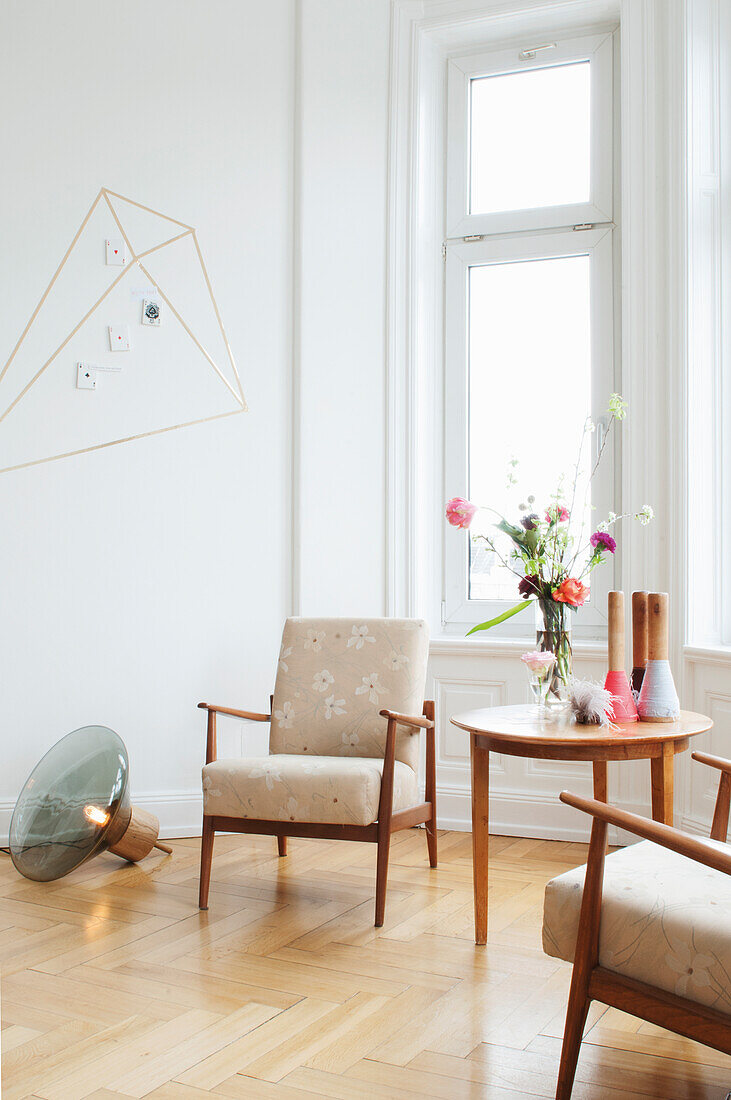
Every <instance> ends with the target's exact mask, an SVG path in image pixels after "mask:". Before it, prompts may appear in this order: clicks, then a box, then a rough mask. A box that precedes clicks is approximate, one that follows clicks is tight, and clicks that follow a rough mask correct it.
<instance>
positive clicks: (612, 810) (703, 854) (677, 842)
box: [560, 791, 731, 875]
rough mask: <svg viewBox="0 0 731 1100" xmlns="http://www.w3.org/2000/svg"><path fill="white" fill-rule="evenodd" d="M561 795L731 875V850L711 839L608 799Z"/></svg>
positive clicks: (604, 818)
mask: <svg viewBox="0 0 731 1100" xmlns="http://www.w3.org/2000/svg"><path fill="white" fill-rule="evenodd" d="M560 798H561V801H562V802H565V803H566V805H567V806H573V807H574V809H576V810H581V811H582V813H585V814H591V816H592V817H593V818H596V819H598V820H599V821H605V822H606V823H607V824H609V825H617V826H618V827H619V828H620V829H626V830H627V832H629V833H634V834H635V836H641V837H643V838H644V839H645V840H651V841H652V842H653V843H654V844H660V845H661V846H662V847H663V848H669V849H670V850H671V851H672V852H677V853H678V855H680V856H687V857H688V859H693V860H695V861H696V863H704V864H705V865H706V867H713V868H714V870H716V871H723V872H724V874H727V875H731V851H729V852H720V851H719V850H718V849H717V848H715V847H713V846H712V845H711V844H709V843H708V841H707V840H702V839H701V838H700V837H694V836H688V835H687V833H681V832H680V830H679V829H673V828H672V827H671V826H670V825H662V824H661V823H660V822H659V821H648V820H647V819H646V818H644V817H639V816H638V815H637V814H631V813H628V812H627V811H626V810H618V809H617V808H616V807H615V806H608V805H607V804H606V802H597V801H596V799H593V798H579V797H578V795H575V794H570V793H569V792H568V791H562V792H561V794H560Z"/></svg>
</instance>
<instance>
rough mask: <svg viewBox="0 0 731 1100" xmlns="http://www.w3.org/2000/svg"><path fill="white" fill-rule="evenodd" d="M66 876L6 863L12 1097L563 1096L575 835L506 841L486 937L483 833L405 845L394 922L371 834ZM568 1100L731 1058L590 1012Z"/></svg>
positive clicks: (262, 841)
mask: <svg viewBox="0 0 731 1100" xmlns="http://www.w3.org/2000/svg"><path fill="white" fill-rule="evenodd" d="M173 843H174V854H173V856H171V857H166V856H163V855H161V854H159V853H156V854H154V855H153V856H151V857H149V858H148V859H147V860H145V861H144V862H143V863H141V864H140V865H139V866H131V865H127V864H123V863H120V861H119V860H118V859H116V858H115V857H114V856H110V855H104V856H101V857H99V858H98V859H96V860H95V861H93V862H92V863H90V864H89V865H88V866H86V867H83V868H81V870H80V871H77V872H76V873H74V874H73V875H71V876H69V877H68V878H65V879H62V880H60V881H59V882H57V883H50V884H37V883H30V882H26V881H25V880H24V879H22V878H20V877H18V876H17V874H16V873H15V871H14V870H13V867H12V864H11V863H10V860H9V859H7V858H6V857H5V856H0V967H1V971H2V1052H3V1092H2V1096H3V1098H4V1100H16V1098H21V1097H38V1098H43V1100H83V1098H84V1097H89V1098H92V1097H93V1098H94V1100H113V1098H115V1097H143V1096H149V1097H154V1098H156V1100H204V1098H208V1100H211V1098H217V1097H232V1098H237V1097H239V1098H240V1097H245V1098H247V1100H313V1097H338V1098H344V1100H379V1098H388V1100H415V1098H416V1097H439V1098H442V1100H467V1098H470V1100H477V1098H490V1100H518V1098H519V1097H552V1096H553V1095H554V1088H555V1080H556V1070H557V1067H558V1058H559V1050H560V1035H561V1032H562V1027H563V1014H564V1009H565V1004H566V996H567V991H568V984H569V976H570V967H569V966H568V965H567V964H564V963H561V962H558V961H556V960H555V959H550V958H547V957H546V956H545V955H543V953H542V951H541V948H540V922H541V905H542V895H543V887H544V884H545V883H546V881H547V880H548V879H549V878H551V877H552V876H553V875H555V874H557V873H559V872H561V871H563V870H565V869H567V868H569V867H572V866H576V865H577V864H578V863H581V862H583V860H584V858H585V848H584V847H583V846H582V845H577V844H565V843H559V842H548V841H536V840H518V839H511V838H507V837H495V838H494V839H493V842H492V851H491V859H492V864H491V871H492V878H491V888H490V934H489V942H488V945H487V947H482V948H477V947H475V945H474V943H473V940H472V897H471V858H470V837H469V835H468V834H463V833H442V834H441V835H440V861H441V862H440V867H439V869H437V870H436V871H430V870H429V867H428V864H427V861H426V843H425V838H424V833H423V832H422V831H421V830H409V831H407V832H403V833H399V834H397V835H396V836H395V837H394V841H393V845H392V857H391V872H390V883H389V894H388V904H387V909H386V923H385V925H384V927H383V928H382V929H378V930H377V929H375V928H374V927H373V894H374V866H375V864H374V861H375V854H376V853H375V846H372V845H364V844H363V845H361V844H347V843H342V842H328V841H312V840H300V841H297V840H294V841H292V840H290V842H289V844H290V854H289V856H287V857H286V858H284V859H279V858H278V857H277V855H276V843H275V841H274V840H273V839H271V838H253V837H251V838H250V837H242V836H223V837H219V838H217V840H216V849H215V855H214V863H213V880H212V888H211V908H210V910H209V911H208V912H207V913H199V911H198V909H197V907H196V901H197V872H198V842H197V841H195V840H179V841H175V842H173ZM588 1027H589V1031H588V1035H587V1039H586V1041H585V1043H584V1046H583V1051H582V1055H581V1059H580V1062H579V1069H578V1075H577V1083H576V1087H575V1090H574V1097H575V1100H615V1098H618V1097H629V1098H637V1100H639V1098H647V1097H661V1098H662V1100H676V1098H677V1100H680V1098H695V1097H703V1098H713V1100H722V1098H725V1096H726V1094H727V1092H728V1090H729V1089H731V1059H728V1058H726V1057H725V1056H723V1055H721V1054H716V1053H715V1052H713V1051H711V1050H708V1049H707V1048H705V1047H701V1046H698V1045H696V1044H694V1043H692V1042H689V1041H686V1040H683V1039H680V1038H678V1037H676V1036H672V1035H670V1034H669V1033H667V1032H664V1031H661V1030H660V1029H658V1028H655V1027H652V1026H650V1025H648V1024H643V1023H641V1022H640V1021H638V1020H636V1019H634V1018H633V1017H630V1016H626V1015H623V1014H622V1013H620V1012H617V1011H615V1010H611V1009H610V1010H603V1009H602V1008H601V1007H600V1006H594V1010H593V1012H592V1014H591V1016H590V1019H589V1023H588Z"/></svg>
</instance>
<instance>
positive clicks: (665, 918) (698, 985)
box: [543, 752, 731, 1100]
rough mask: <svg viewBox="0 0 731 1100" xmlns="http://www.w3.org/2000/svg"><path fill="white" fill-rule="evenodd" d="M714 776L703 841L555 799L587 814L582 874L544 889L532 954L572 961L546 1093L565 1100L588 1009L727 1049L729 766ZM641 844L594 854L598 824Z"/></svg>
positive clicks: (597, 805) (730, 987) (601, 846)
mask: <svg viewBox="0 0 731 1100" xmlns="http://www.w3.org/2000/svg"><path fill="white" fill-rule="evenodd" d="M693 759H694V760H698V761H700V762H701V763H704V764H709V765H710V766H711V767H714V768H718V769H719V771H720V772H721V778H720V783H719V790H718V797H717V800H716V810H715V813H714V817H713V825H712V828H711V839H710V840H703V839H700V838H698V837H692V836H688V835H687V834H686V833H682V832H680V831H679V830H678V829H673V828H670V826H668V825H661V824H659V823H657V822H654V821H648V820H646V819H645V818H642V817H638V816H637V815H636V814H630V813H626V812H624V811H623V810H618V809H615V808H614V807H613V806H607V805H606V803H604V802H597V801H594V800H592V799H586V798H577V797H576V796H575V795H571V794H567V793H566V792H564V793H563V794H562V795H561V801H562V802H565V803H567V805H569V806H574V807H575V808H576V809H578V810H582V811H583V812H584V813H587V814H591V816H592V817H593V819H594V820H593V823H592V829H591V840H590V843H589V855H588V859H587V863H586V866H585V867H578V868H576V870H573V871H569V872H567V873H566V874H563V875H559V876H558V877H557V878H555V879H553V880H552V881H551V882H549V883H548V885H547V887H546V895H545V901H544V908H543V950H544V951H545V952H546V953H547V954H548V955H553V956H555V957H557V958H560V959H566V960H567V961H569V962H573V964H574V969H573V973H572V977H571V989H570V992H569V1002H568V1009H567V1012H566V1027H565V1030H564V1037H563V1047H562V1050H561V1064H560V1068H559V1074H558V1085H557V1090H556V1098H557V1100H569V1098H570V1096H571V1091H572V1088H573V1083H574V1075H575V1073H576V1064H577V1061H578V1057H579V1049H580V1047H581V1039H582V1034H583V1030H584V1024H585V1022H586V1016H587V1012H588V1010H589V1005H590V1004H591V1002H592V1001H601V1002H602V1003H603V1004H606V1005H612V1006H614V1007H615V1008H619V1009H622V1011H624V1012H629V1013H631V1014H632V1015H633V1016H638V1017H640V1019H643V1020H648V1021H649V1022H650V1023H653V1024H657V1025H658V1026H660V1027H664V1028H668V1029H669V1030H670V1031H675V1032H677V1034H679V1035H685V1036H687V1037H688V1038H690V1039H695V1040H696V1041H697V1042H699V1043H705V1044H706V1045H707V1046H711V1047H715V1048H716V1049H717V1050H721V1051H724V1052H725V1053H726V1054H731V923H730V922H729V916H728V915H729V912H731V848H729V846H728V845H727V844H726V838H727V833H728V822H729V804H730V802H731V761H728V760H722V759H721V758H720V757H716V756H708V755H707V754H706V753H700V752H697V753H693ZM609 825H617V826H619V828H621V829H626V830H627V831H628V832H631V833H634V834H635V835H636V836H639V837H642V838H643V842H642V843H640V844H633V845H630V846H629V847H627V848H623V849H620V850H619V851H617V852H614V853H613V854H612V855H609V856H606V855H605V854H606V846H607V827H608V826H609Z"/></svg>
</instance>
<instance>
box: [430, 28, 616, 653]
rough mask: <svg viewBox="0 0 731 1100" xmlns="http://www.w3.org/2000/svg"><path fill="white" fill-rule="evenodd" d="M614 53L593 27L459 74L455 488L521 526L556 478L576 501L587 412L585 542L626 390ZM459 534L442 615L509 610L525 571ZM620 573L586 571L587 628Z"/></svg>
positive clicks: (450, 212)
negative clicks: (619, 308)
mask: <svg viewBox="0 0 731 1100" xmlns="http://www.w3.org/2000/svg"><path fill="white" fill-rule="evenodd" d="M612 51H613V39H612V36H611V35H609V34H607V35H599V36H597V35H595V36H586V37H581V38H575V39H572V40H569V41H562V42H545V43H540V44H538V46H537V48H536V47H532V48H531V47H530V44H526V48H525V49H523V50H519V49H518V48H516V49H513V50H504V51H500V52H496V53H492V54H484V55H482V56H479V57H475V56H470V57H467V58H461V59H453V60H452V61H450V63H449V71H448V123H447V188H446V221H447V231H446V242H445V250H444V251H445V261H446V262H445V275H446V287H445V377H446V382H445V438H446V447H445V493H446V495H447V496H455V495H460V496H465V497H468V498H469V499H471V500H473V501H474V502H475V503H478V504H480V505H489V506H490V507H491V508H493V509H495V510H496V511H497V512H499V513H501V514H503V515H507V516H508V517H509V518H510V519H511V521H512V522H515V520H516V517H517V516H518V515H520V512H519V511H518V508H519V505H520V504H527V503H529V498H534V503H530V504H529V507H530V508H534V507H535V508H537V507H539V506H543V507H544V508H545V507H546V506H548V505H549V504H550V503H551V499H552V497H553V495H554V494H555V493H556V491H557V488H558V486H559V485H560V484H561V482H562V479H563V485H564V486H565V487H566V491H567V493H568V494H569V495H571V490H570V486H571V484H572V482H573V478H574V472H575V469H576V466H577V456H578V453H579V446H580V442H581V439H582V436H583V433H584V425H585V423H586V421H587V418H588V417H591V418H592V420H593V421H594V423H596V425H597V431H595V432H594V433H593V434H592V435H591V436H590V437H588V438H585V440H584V448H583V458H582V461H581V463H580V466H579V474H578V487H577V491H576V493H575V494H573V505H574V516H575V519H576V522H577V526H578V525H579V524H580V522H581V520H583V521H584V523H585V527H586V529H587V531H586V533H587V537H588V533H589V532H590V531H591V529H592V527H591V523H592V511H593V510H597V511H598V512H603V513H606V512H607V511H608V510H609V509H614V510H615V511H619V507H618V503H619V502H618V501H617V500H616V499H615V498H613V481H614V478H613V456H612V455H611V454H606V455H605V457H604V459H603V461H602V465H601V467H600V471H599V474H598V475H597V477H596V478H595V479H594V481H593V482H592V484H591V487H589V484H588V476H589V471H590V469H591V467H592V465H593V459H594V458H595V457H596V454H597V452H598V448H600V447H601V443H602V428H603V423H604V422H603V413H604V410H605V409H606V405H607V401H608V398H609V395H610V394H611V392H612V391H613V390H614V389H615V388H616V387H615V383H614V377H615V366H614V285H615V279H614V246H613V231H614V229H615V218H614V210H613V195H612V192H613V186H612V184H613V174H614V156H613V148H614V111H613V93H612V67H613V61H612ZM567 503H568V502H567ZM596 518H597V519H598V518H599V516H598V515H597V517H596ZM496 519H497V517H496V516H495V515H494V514H492V513H490V512H480V513H479V514H478V516H477V518H476V521H475V523H474V524H473V528H472V531H473V533H479V532H480V531H481V530H484V531H485V532H486V533H489V534H490V535H494V534H495V528H494V526H493V524H494V522H495V520H496ZM452 534H453V533H452V532H448V533H447V537H446V539H445V545H446V553H445V578H444V596H445V601H444V619H445V622H446V623H447V624H450V625H454V626H455V627H464V626H468V625H471V624H473V623H475V622H478V621H481V620H484V619H487V618H490V617H492V616H493V615H495V614H499V613H500V611H502V610H505V609H506V608H507V607H509V606H510V605H511V604H514V603H515V602H516V599H517V589H516V583H517V582H516V578H515V576H514V575H513V574H512V573H510V572H509V571H508V570H507V569H505V568H504V567H503V566H501V564H500V562H499V560H498V558H497V557H496V556H495V555H494V554H492V553H490V552H487V551H486V550H485V549H484V546H483V545H482V544H480V543H479V542H474V541H472V540H470V541H469V543H468V546H467V548H465V543H464V541H463V540H462V539H461V538H460V537H459V536H457V537H450V536H451V535H452ZM505 549H506V551H507V547H506V548H505ZM610 572H611V571H610V570H606V571H604V573H603V576H602V575H600V574H599V573H595V574H594V575H593V592H592V599H591V607H589V608H587V613H586V614H584V615H582V622H583V624H584V625H585V626H587V627H588V628H589V629H590V630H596V629H597V628H598V627H599V626H600V624H601V623H603V622H604V621H605V614H604V609H605V607H606V597H605V593H606V590H607V589H608V588H609V587H611V577H610V576H609V574H610ZM600 585H603V586H604V587H603V591H602V590H601V588H600ZM531 625H532V624H530V623H529V622H528V621H527V618H526V619H525V620H523V621H521V617H518V618H517V619H513V620H511V622H510V624H506V627H505V629H506V632H508V631H509V632H512V633H521V632H525V631H527V630H529V629H530V627H531Z"/></svg>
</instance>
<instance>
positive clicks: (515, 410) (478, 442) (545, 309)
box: [468, 256, 591, 600]
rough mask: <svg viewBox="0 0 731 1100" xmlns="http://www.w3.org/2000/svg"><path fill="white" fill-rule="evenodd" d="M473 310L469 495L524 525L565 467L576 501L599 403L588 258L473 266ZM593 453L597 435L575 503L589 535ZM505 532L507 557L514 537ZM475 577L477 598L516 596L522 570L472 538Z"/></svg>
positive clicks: (486, 516)
mask: <svg viewBox="0 0 731 1100" xmlns="http://www.w3.org/2000/svg"><path fill="white" fill-rule="evenodd" d="M468 308H469V316H468V325H469V414H468V423H469V494H470V499H471V500H472V501H474V502H475V503H476V504H479V505H481V506H488V507H490V508H493V509H495V511H496V512H499V513H500V514H501V515H504V516H505V517H506V518H507V519H508V520H509V521H510V522H511V523H516V524H517V523H518V522H519V519H520V517H521V515H523V514H525V513H523V512H521V511H520V510H519V505H520V504H521V503H522V504H528V497H529V496H533V497H534V498H535V502H534V503H533V504H531V505H529V508H528V510H529V511H536V512H540V513H541V514H543V513H544V512H545V509H546V507H547V506H548V505H549V504H550V503H551V502H552V498H553V496H554V494H555V493H556V491H557V487H558V486H559V482H560V479H561V477H562V475H563V476H564V490H565V493H566V499H565V501H564V502H563V503H564V504H565V506H566V507H567V508H568V507H570V505H571V485H572V482H573V478H574V469H575V467H576V462H577V457H578V453H579V445H580V443H581V439H582V435H583V430H584V424H585V421H586V418H587V417H588V416H589V415H590V411H591V333H590V284H589V257H588V256H568V257H560V258H556V259H541V260H528V261H519V262H513V263H493V264H486V265H480V266H474V267H471V268H470V273H469V294H468ZM590 452H591V441H590V439H589V440H587V441H586V442H585V443H584V461H583V464H582V469H581V473H580V477H579V484H578V491H577V493H576V498H575V500H574V509H573V514H574V531H575V535H576V537H577V538H578V537H579V532H580V528H581V522H582V520H583V521H584V524H585V527H584V537H583V539H582V542H583V541H586V538H587V537H588V533H589V531H590V530H591V527H590V522H591V517H590V508H591V501H590V499H589V494H588V489H587V478H588V472H589V465H588V464H589V461H590V459H591V453H590ZM516 460H517V465H515V466H513V465H511V462H512V461H516ZM511 477H513V478H515V479H516V480H517V483H516V484H509V479H510V478H511ZM498 519H499V517H498V516H497V515H495V514H494V513H492V512H487V511H480V512H479V513H478V515H477V516H476V519H475V522H474V524H473V526H472V533H473V534H478V533H480V532H484V533H486V534H489V535H490V536H494V535H495V528H494V526H493V524H494V523H495V522H497V521H498ZM500 539H501V540H498V541H497V545H498V547H499V549H500V550H501V552H502V553H503V554H504V556H506V557H507V556H508V555H509V553H510V545H511V544H510V542H509V540H507V539H505V538H504V537H503V536H501V537H500ZM516 568H517V569H519V567H518V566H516ZM519 571H520V570H519ZM469 577H470V579H469V598H470V599H473V600H508V599H516V598H518V593H517V588H516V585H517V578H516V577H515V576H514V575H513V574H512V573H510V572H509V571H508V570H507V569H505V568H503V567H501V565H500V563H499V560H498V559H497V557H496V556H495V555H494V554H492V553H490V552H489V551H486V550H485V549H484V544H482V543H480V542H477V543H474V542H470V573H469Z"/></svg>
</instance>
